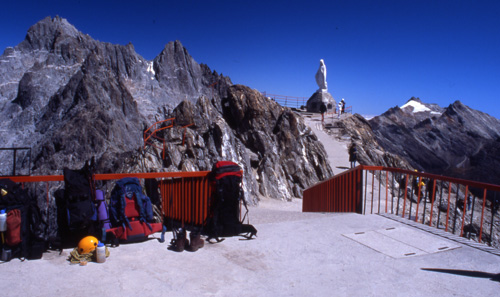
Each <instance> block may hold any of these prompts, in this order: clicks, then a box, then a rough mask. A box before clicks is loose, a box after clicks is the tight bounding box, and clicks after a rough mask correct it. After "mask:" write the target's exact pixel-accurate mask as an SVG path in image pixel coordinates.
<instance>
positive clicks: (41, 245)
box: [0, 179, 46, 259]
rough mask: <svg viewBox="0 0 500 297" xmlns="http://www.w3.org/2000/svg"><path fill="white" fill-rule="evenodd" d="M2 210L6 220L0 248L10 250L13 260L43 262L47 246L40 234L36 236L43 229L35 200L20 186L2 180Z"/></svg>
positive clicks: (0, 203)
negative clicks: (25, 259) (39, 229)
mask: <svg viewBox="0 0 500 297" xmlns="http://www.w3.org/2000/svg"><path fill="white" fill-rule="evenodd" d="M0 210H4V211H5V213H6V217H7V218H6V231H5V232H3V233H4V234H3V235H4V238H3V239H4V240H2V241H0V247H1V248H2V249H6V250H11V254H12V257H14V258H27V259H40V258H41V257H42V254H43V252H44V251H45V250H46V243H45V241H44V240H43V238H42V236H41V233H40V234H37V233H39V232H36V231H37V228H40V227H41V226H43V225H44V222H42V220H41V215H40V210H39V209H38V207H37V205H36V199H34V198H33V197H31V196H29V195H28V192H27V191H26V190H24V189H23V188H22V187H21V186H20V185H19V184H16V183H15V182H13V181H11V180H10V179H0ZM37 235H40V236H37Z"/></svg>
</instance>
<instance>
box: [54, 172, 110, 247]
mask: <svg viewBox="0 0 500 297" xmlns="http://www.w3.org/2000/svg"><path fill="white" fill-rule="evenodd" d="M92 168H93V162H92V163H89V162H87V163H86V164H85V165H84V166H83V168H82V169H79V170H72V169H69V168H64V169H63V173H64V191H63V192H60V193H58V195H55V196H56V205H57V214H58V215H57V223H58V233H59V237H60V240H61V244H62V245H63V246H62V247H66V246H75V245H76V244H78V242H79V241H80V239H82V238H83V237H85V236H88V235H93V236H96V237H97V238H100V236H101V230H100V228H99V222H98V220H97V210H96V205H95V188H94V182H93V180H92Z"/></svg>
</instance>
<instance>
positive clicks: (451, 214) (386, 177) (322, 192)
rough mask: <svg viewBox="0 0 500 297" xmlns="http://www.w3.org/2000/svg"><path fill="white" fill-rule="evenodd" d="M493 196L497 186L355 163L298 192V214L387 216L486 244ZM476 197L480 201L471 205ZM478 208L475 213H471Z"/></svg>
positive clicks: (494, 202) (495, 206)
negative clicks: (343, 170) (353, 166)
mask: <svg viewBox="0 0 500 297" xmlns="http://www.w3.org/2000/svg"><path fill="white" fill-rule="evenodd" d="M368 173H370V174H371V177H370V178H369V177H368ZM360 176H361V177H360ZM423 180H425V181H427V183H426V184H425V185H422V184H421V183H420V182H421V181H423ZM415 181H416V182H417V185H415ZM377 184H378V185H377ZM499 192H500V185H493V184H488V183H482V182H477V181H471V180H465V179H460V178H453V177H447V176H442V175H436V174H430V173H423V172H415V171H411V170H405V169H399V168H391V167H382V166H366V165H360V166H358V167H356V168H353V169H351V170H347V171H345V172H343V173H342V174H339V175H336V176H334V177H332V178H330V179H328V180H325V181H323V182H320V183H318V184H316V185H314V186H312V187H310V188H308V189H306V190H304V195H303V206H302V210H303V211H304V212H356V213H360V214H366V213H370V214H373V213H392V214H395V215H396V216H401V217H403V218H405V217H407V218H408V219H411V220H414V221H416V222H420V223H423V224H428V225H429V226H432V227H436V228H440V229H441V228H442V229H444V230H445V231H446V232H451V233H454V234H455V233H457V235H460V236H464V237H465V236H467V237H468V238H471V236H472V235H473V234H474V233H475V234H476V236H477V237H478V241H479V242H481V241H482V240H483V235H484V237H485V238H486V239H487V240H486V241H487V242H489V244H491V242H492V234H493V225H494V219H495V216H496V215H497V213H496V210H497V209H498V207H499V204H500V200H498V199H497V198H496V195H497V194H499ZM443 195H444V196H443ZM462 195H463V201H461V198H462ZM491 196H494V198H493V200H492V201H491V202H490V206H489V208H490V209H489V210H490V212H491V220H490V222H485V218H486V214H485V212H486V211H487V204H486V202H487V200H488V198H490V197H491ZM469 197H470V198H469ZM438 199H439V201H438ZM479 199H482V201H476V200H479ZM452 206H453V207H452ZM478 207H480V211H477V210H476V208H478ZM442 212H446V217H445V218H441V213H442ZM460 212H461V214H460ZM478 213H480V215H478ZM443 219H444V220H445V222H444V223H443V222H442V220H443ZM457 223H459V224H460V225H459V228H457ZM488 223H489V227H490V228H489V229H490V230H489V234H486V233H485V224H488ZM474 225H476V226H477V225H478V226H479V227H478V229H479V230H475V228H476V227H475V226H474ZM466 227H467V228H468V229H469V230H466ZM470 229H472V230H470Z"/></svg>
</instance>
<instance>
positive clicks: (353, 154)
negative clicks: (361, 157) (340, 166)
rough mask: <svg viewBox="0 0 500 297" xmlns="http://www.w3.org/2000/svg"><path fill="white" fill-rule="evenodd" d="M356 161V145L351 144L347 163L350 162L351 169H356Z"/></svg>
mask: <svg viewBox="0 0 500 297" xmlns="http://www.w3.org/2000/svg"><path fill="white" fill-rule="evenodd" d="M357 160H358V151H357V149H356V144H355V143H354V142H352V143H351V146H350V147H349V162H351V168H354V167H356V161H357Z"/></svg>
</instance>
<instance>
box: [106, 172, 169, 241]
mask: <svg viewBox="0 0 500 297" xmlns="http://www.w3.org/2000/svg"><path fill="white" fill-rule="evenodd" d="M109 217H110V221H111V226H112V228H110V229H108V230H106V232H107V234H108V235H111V238H110V240H111V241H113V242H112V243H113V244H117V243H118V242H117V241H121V242H135V241H142V240H146V239H147V237H148V235H150V234H152V233H155V232H159V231H163V233H162V237H161V239H160V242H163V241H164V228H163V224H162V223H154V220H153V206H152V204H151V200H150V199H149V197H148V196H146V195H144V193H143V192H142V186H141V184H140V182H139V179H138V178H136V177H126V178H122V179H120V180H118V181H117V182H116V184H115V187H114V188H113V190H112V191H111V198H110V204H109Z"/></svg>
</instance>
